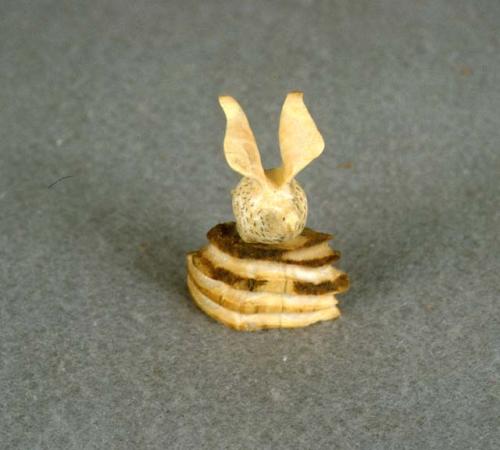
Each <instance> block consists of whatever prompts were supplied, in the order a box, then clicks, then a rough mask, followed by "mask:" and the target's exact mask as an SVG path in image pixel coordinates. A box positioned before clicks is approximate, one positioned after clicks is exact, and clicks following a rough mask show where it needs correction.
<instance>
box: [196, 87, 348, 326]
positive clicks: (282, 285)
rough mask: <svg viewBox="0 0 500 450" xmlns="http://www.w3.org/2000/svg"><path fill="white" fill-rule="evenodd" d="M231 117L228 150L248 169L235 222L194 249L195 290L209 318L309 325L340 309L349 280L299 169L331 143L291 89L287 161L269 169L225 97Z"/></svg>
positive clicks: (238, 167) (236, 196)
mask: <svg viewBox="0 0 500 450" xmlns="http://www.w3.org/2000/svg"><path fill="white" fill-rule="evenodd" d="M219 101H220V104H221V106H222V109H223V110H224V113H225V115H226V119H227V128H226V136H225V138H224V153H225V156H226V159H227V162H228V164H229V166H230V167H231V168H232V169H234V170H235V171H236V172H238V173H240V174H241V175H243V179H242V180H241V181H240V183H239V184H238V186H237V187H236V189H234V190H233V191H232V197H233V211H234V215H235V218H236V223H234V222H229V223H223V224H219V225H216V226H215V227H214V228H212V229H211V230H210V231H209V232H208V234H207V237H208V241H209V243H208V245H206V246H205V247H203V248H201V249H200V250H198V251H196V252H191V253H189V254H188V256H187V268H188V278H187V283H188V287H189V291H190V293H191V295H192V297H193V299H194V301H195V302H196V304H197V305H198V306H199V307H200V308H201V309H202V310H203V311H204V312H205V313H206V314H208V315H209V316H210V317H212V318H214V319H216V320H218V321H219V322H222V323H223V324H225V325H228V326H230V327H232V328H235V329H237V330H258V329H262V328H292V327H304V326H307V325H311V324H313V323H315V322H318V321H321V320H330V319H335V318H337V317H338V316H339V315H340V311H339V309H338V307H337V300H336V298H335V295H336V294H338V293H341V292H344V291H346V290H347V289H348V287H349V279H348V277H347V275H346V274H345V273H344V272H342V271H340V270H338V269H336V268H335V267H333V266H332V263H333V262H335V261H337V260H338V259H339V258H340V253H339V252H338V251H336V250H333V249H331V248H330V246H329V244H328V241H329V240H330V239H332V236H331V235H329V234H325V233H319V232H317V231H314V230H312V229H310V228H306V227H305V225H306V219H307V198H306V195H305V193H304V191H303V189H302V188H301V187H300V186H299V184H298V183H297V181H295V179H294V177H295V175H296V174H297V173H298V172H300V171H301V170H302V169H303V168H304V167H305V166H307V165H308V164H309V163H310V162H311V161H312V160H313V159H315V158H317V157H318V156H319V155H320V154H321V152H322V151H323V148H324V146H325V144H324V141H323V138H322V136H321V134H320V132H319V131H318V129H317V127H316V124H315V123H314V121H313V119H312V117H311V115H310V114H309V111H308V110H307V108H306V106H305V104H304V101H303V94H302V93H301V92H291V93H289V94H288V96H287V98H286V100H285V103H284V104H283V109H282V111H281V117H280V125H279V143H280V150H281V158H282V161H283V164H282V166H281V167H278V168H275V169H270V170H264V168H263V167H262V163H261V160H260V154H259V149H258V148H257V144H256V142H255V137H254V135H253V133H252V129H251V128H250V125H249V123H248V120H247V118H246V115H245V113H244V112H243V110H242V108H241V107H240V105H239V104H238V102H237V101H236V100H235V99H234V98H232V97H228V96H223V97H220V98H219Z"/></svg>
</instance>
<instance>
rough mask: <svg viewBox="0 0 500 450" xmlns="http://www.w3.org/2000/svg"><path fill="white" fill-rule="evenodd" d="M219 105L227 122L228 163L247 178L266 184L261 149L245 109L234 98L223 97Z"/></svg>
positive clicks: (226, 153)
mask: <svg viewBox="0 0 500 450" xmlns="http://www.w3.org/2000/svg"><path fill="white" fill-rule="evenodd" d="M219 103H220V105H221V106H222V109H223V110H224V113H225V115H226V120H227V126H226V136H225V137H224V154H225V155H226V160H227V163H228V164H229V166H230V167H231V169H233V170H235V171H236V172H238V173H240V174H241V175H243V176H245V177H250V178H253V179H256V180H259V181H261V182H266V177H265V175H264V169H263V168H262V162H261V160H260V154H259V149H258V148H257V143H256V142H255V137H254V135H253V133H252V129H251V128H250V125H249V123H248V119H247V116H246V115H245V113H244V112H243V109H241V106H240V105H239V104H238V102H237V101H236V100H235V99H234V98H233V97H229V96H221V97H219Z"/></svg>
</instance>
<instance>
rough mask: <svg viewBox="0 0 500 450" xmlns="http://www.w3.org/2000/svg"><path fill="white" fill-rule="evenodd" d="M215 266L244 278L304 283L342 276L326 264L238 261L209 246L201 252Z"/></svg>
mask: <svg viewBox="0 0 500 450" xmlns="http://www.w3.org/2000/svg"><path fill="white" fill-rule="evenodd" d="M202 254H203V255H205V256H206V257H207V258H209V259H210V260H211V261H213V262H214V264H215V265H217V266H222V267H224V268H225V269H227V270H229V271H231V272H233V273H235V274H237V275H240V276H242V277H246V278H256V279H272V280H276V279H277V280H282V279H288V280H296V281H301V282H305V283H315V284H318V283H323V282H325V281H332V280H335V279H337V278H338V277H339V276H340V275H342V274H343V272H342V271H340V270H338V269H337V268H335V267H333V266H331V265H329V264H327V265H324V266H320V267H305V266H300V265H298V264H287V263H282V262H274V261H263V260H252V259H245V260H242V259H239V258H235V257H234V256H231V255H228V254H227V253H224V252H222V251H220V250H219V249H218V248H217V247H216V246H215V245H212V244H209V245H208V246H207V247H206V248H205V250H204V251H203V252H202Z"/></svg>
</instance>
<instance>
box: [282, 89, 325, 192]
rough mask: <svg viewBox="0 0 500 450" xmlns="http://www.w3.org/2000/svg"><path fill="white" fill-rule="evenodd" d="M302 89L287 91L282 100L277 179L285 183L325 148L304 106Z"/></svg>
mask: <svg viewBox="0 0 500 450" xmlns="http://www.w3.org/2000/svg"><path fill="white" fill-rule="evenodd" d="M303 97H304V94H303V93H302V92H290V93H289V94H288V95H287V97H286V99H285V103H283V108H282V110H281V118H280V128H279V140H280V150H281V159H282V160H283V169H282V175H281V178H282V180H281V182H282V183H287V182H288V181H290V180H291V179H292V178H293V177H294V176H295V175H296V174H297V173H299V172H300V171H301V170H302V169H303V168H304V167H305V166H307V165H308V164H309V163H310V162H311V161H312V160H313V159H315V158H317V157H318V156H319V155H321V153H322V152H323V149H324V148H325V142H324V141H323V137H322V136H321V134H320V132H319V130H318V128H317V127H316V124H315V123H314V120H313V119H312V117H311V115H310V114H309V111H308V110H307V108H306V105H305V104H304V100H303Z"/></svg>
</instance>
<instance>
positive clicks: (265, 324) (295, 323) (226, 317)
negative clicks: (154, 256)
mask: <svg viewBox="0 0 500 450" xmlns="http://www.w3.org/2000/svg"><path fill="white" fill-rule="evenodd" d="M188 288H189V291H190V292H191V295H192V297H193V299H194V301H195V302H196V304H197V305H198V306H199V307H200V308H201V309H202V310H203V311H204V312H205V313H206V314H207V315H209V316H210V317H212V318H213V319H215V320H218V321H219V322H222V323H223V324H225V325H227V326H229V327H231V328H235V329H236V330H247V331H252V330H260V329H262V328H295V327H305V326H308V325H311V324H313V323H315V322H319V321H322V320H331V319H335V318H337V317H338V316H339V315H340V311H339V309H338V308H337V307H336V306H331V307H329V308H325V309H320V310H318V311H313V312H303V313H289V312H284V313H259V314H242V313H238V312H236V311H233V310H231V309H227V308H224V307H223V306H221V305H219V304H217V303H215V302H213V301H212V300H210V299H209V298H208V297H207V296H206V295H204V294H203V293H202V292H200V290H199V289H198V288H197V287H196V284H195V283H194V282H193V281H192V280H191V278H190V277H188Z"/></svg>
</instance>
